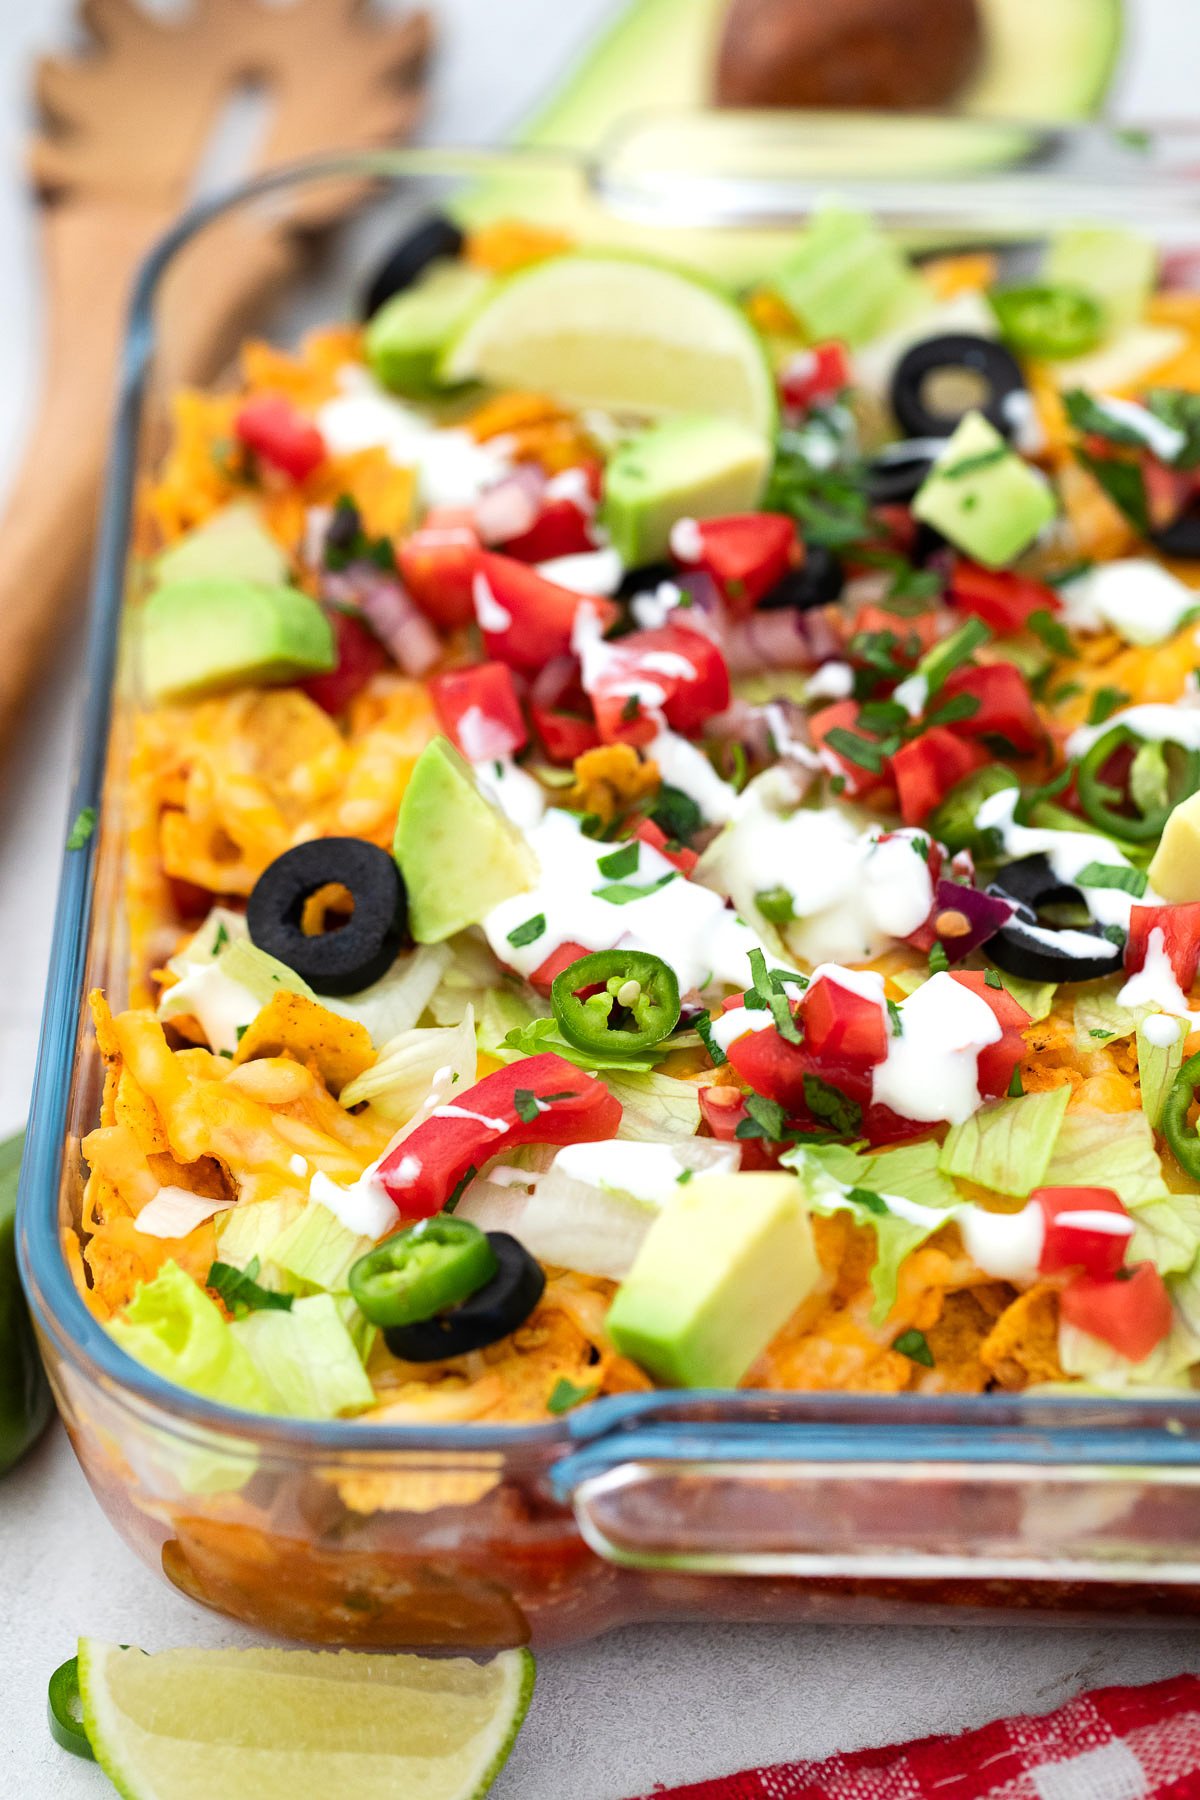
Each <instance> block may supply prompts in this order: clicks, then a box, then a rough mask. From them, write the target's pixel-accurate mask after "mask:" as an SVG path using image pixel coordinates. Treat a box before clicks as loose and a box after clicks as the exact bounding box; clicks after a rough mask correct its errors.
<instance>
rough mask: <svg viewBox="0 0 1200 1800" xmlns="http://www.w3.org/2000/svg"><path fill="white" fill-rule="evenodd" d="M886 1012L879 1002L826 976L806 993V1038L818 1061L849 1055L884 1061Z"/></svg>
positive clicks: (870, 1061)
mask: <svg viewBox="0 0 1200 1800" xmlns="http://www.w3.org/2000/svg"><path fill="white" fill-rule="evenodd" d="M887 1040H888V1030H887V1023H886V1015H885V1013H884V1009H883V1007H882V1006H881V1005H880V1004H879V1003H878V1001H875V1000H872V999H870V998H869V997H868V996H867V995H866V994H858V993H855V992H854V990H853V989H851V988H848V987H843V986H842V984H841V982H839V981H834V980H833V979H832V978H831V977H829V976H827V975H823V976H822V977H821V979H820V980H819V981H814V982H813V983H812V985H811V987H809V989H808V990H807V992H806V993H805V996H804V1041H805V1043H806V1044H807V1045H808V1047H809V1049H810V1050H811V1051H812V1053H813V1055H814V1056H815V1057H816V1058H817V1059H818V1061H824V1060H825V1059H826V1058H827V1057H831V1056H837V1057H845V1058H846V1059H848V1060H849V1061H851V1062H856V1063H858V1062H861V1063H866V1064H870V1065H874V1064H875V1063H881V1062H882V1061H883V1059H884V1057H885V1056H886V1055H887Z"/></svg>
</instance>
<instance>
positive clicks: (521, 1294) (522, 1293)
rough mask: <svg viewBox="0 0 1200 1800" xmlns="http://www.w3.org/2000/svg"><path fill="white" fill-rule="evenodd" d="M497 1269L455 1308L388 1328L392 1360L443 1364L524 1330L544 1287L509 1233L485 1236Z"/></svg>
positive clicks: (539, 1271) (531, 1259)
mask: <svg viewBox="0 0 1200 1800" xmlns="http://www.w3.org/2000/svg"><path fill="white" fill-rule="evenodd" d="M487 1240H488V1243H489V1244H490V1245H491V1246H492V1249H493V1251H494V1252H495V1256H496V1261H497V1262H498V1263H499V1265H500V1266H499V1268H498V1269H497V1271H496V1273H495V1274H494V1275H493V1276H492V1279H491V1280H490V1281H489V1282H487V1284H486V1285H485V1286H484V1287H481V1288H477V1289H476V1291H475V1293H473V1294H470V1295H468V1296H467V1298H466V1299H465V1300H464V1301H463V1302H462V1303H461V1305H459V1306H453V1307H450V1308H449V1310H448V1311H446V1312H444V1313H438V1314H436V1315H435V1316H434V1317H433V1318H432V1319H422V1320H420V1321H419V1322H418V1323H417V1324H415V1325H389V1326H388V1328H387V1329H386V1330H385V1332H384V1334H383V1335H384V1338H385V1339H386V1341H387V1347H388V1349H389V1350H390V1351H391V1353H392V1355H393V1356H400V1357H403V1359H404V1361H405V1362H441V1360H442V1358H443V1357H446V1356H465V1355H466V1354H467V1352H468V1351H469V1350H483V1349H485V1348H486V1346H487V1345H488V1344H495V1343H498V1342H499V1340H500V1339H501V1338H505V1337H507V1336H508V1335H509V1333H510V1332H513V1331H515V1330H516V1329H517V1326H518V1325H523V1324H524V1322H525V1320H526V1319H527V1318H528V1317H529V1315H530V1313H531V1312H532V1311H533V1309H534V1307H535V1306H536V1305H537V1303H538V1301H539V1300H540V1299H541V1297H542V1294H543V1292H544V1290H545V1286H546V1277H545V1274H544V1273H543V1270H542V1267H541V1265H540V1263H538V1262H537V1261H536V1259H535V1258H534V1257H532V1256H531V1255H530V1254H529V1252H528V1250H526V1248H525V1246H524V1244H520V1243H518V1242H517V1240H516V1238H515V1237H510V1235H509V1233H508V1232H507V1231H489V1232H488V1234H487Z"/></svg>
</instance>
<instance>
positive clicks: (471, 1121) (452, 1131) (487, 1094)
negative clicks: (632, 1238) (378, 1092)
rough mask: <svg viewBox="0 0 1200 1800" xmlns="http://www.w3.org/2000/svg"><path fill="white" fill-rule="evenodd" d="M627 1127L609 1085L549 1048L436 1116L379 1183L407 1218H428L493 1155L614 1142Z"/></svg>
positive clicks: (395, 1156) (397, 1154) (395, 1155)
mask: <svg viewBox="0 0 1200 1800" xmlns="http://www.w3.org/2000/svg"><path fill="white" fill-rule="evenodd" d="M530 1097H532V1100H533V1101H540V1102H541V1104H540V1105H539V1106H537V1107H536V1108H535V1107H533V1106H532V1105H530V1104H529V1101H530ZM527 1113H528V1116H527ZM446 1114H449V1115H450V1116H449V1117H447V1116H446ZM620 1123H621V1103H620V1101H619V1100H618V1099H617V1098H616V1096H615V1095H614V1094H611V1093H610V1092H609V1090H608V1089H607V1088H606V1087H605V1085H604V1083H603V1082H602V1081H598V1080H597V1079H596V1077H595V1076H594V1075H587V1074H585V1073H584V1071H583V1070H582V1069H577V1068H576V1067H575V1065H574V1063H569V1062H567V1060H566V1058H565V1057H562V1056H556V1055H555V1054H554V1053H553V1051H544V1052H543V1053H542V1054H541V1055H540V1056H523V1057H521V1058H520V1059H519V1060H518V1061H517V1062H515V1063H509V1064H508V1065H507V1066H506V1067H505V1068H502V1069H496V1070H494V1071H493V1072H492V1074H490V1075H485V1076H484V1078H483V1080H482V1081H477V1082H476V1083H475V1086H474V1087H472V1088H468V1090H467V1092H466V1093H465V1094H459V1095H456V1096H455V1103H454V1106H453V1107H447V1108H446V1109H445V1111H444V1112H434V1113H431V1114H430V1116H429V1117H428V1118H427V1119H425V1120H424V1121H423V1122H422V1123H421V1124H420V1125H418V1126H417V1128H416V1130H415V1131H411V1132H410V1133H409V1135H408V1136H407V1137H406V1138H405V1139H404V1141H403V1143H400V1144H397V1146H396V1148H395V1149H394V1150H393V1151H392V1152H391V1153H390V1154H389V1155H388V1156H385V1157H384V1159H383V1161H382V1163H381V1164H380V1165H379V1179H380V1181H381V1182H382V1183H383V1186H384V1187H385V1188H386V1190H387V1192H388V1194H389V1195H390V1196H391V1198H392V1199H393V1200H394V1201H395V1203H396V1205H397V1207H398V1208H399V1210H400V1213H401V1215H402V1216H403V1217H404V1218H406V1219H428V1218H431V1217H432V1215H433V1214H434V1213H436V1212H440V1211H441V1209H442V1207H443V1206H444V1205H445V1204H446V1202H447V1200H448V1199H449V1198H450V1196H451V1194H452V1193H453V1192H454V1190H455V1189H456V1188H457V1187H458V1186H459V1184H460V1183H461V1182H463V1181H464V1180H467V1179H469V1177H470V1176H471V1175H472V1174H473V1173H474V1172H475V1170H477V1169H478V1168H480V1167H481V1166H482V1164H483V1163H485V1162H486V1161H487V1160H488V1158H489V1157H492V1156H497V1155H499V1154H500V1153H501V1152H502V1151H504V1150H511V1149H513V1148H515V1147H516V1146H517V1145H519V1144H578V1143H597V1142H600V1141H601V1140H603V1139H604V1138H610V1137H615V1136H616V1131H617V1127H618V1125H619V1124H620Z"/></svg>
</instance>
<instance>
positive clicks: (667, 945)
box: [483, 807, 763, 993]
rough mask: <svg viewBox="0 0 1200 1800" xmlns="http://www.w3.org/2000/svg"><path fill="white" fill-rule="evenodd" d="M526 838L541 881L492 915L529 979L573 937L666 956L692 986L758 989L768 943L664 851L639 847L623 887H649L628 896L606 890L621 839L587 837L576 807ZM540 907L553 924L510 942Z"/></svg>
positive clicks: (496, 938)
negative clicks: (760, 952) (760, 958)
mask: <svg viewBox="0 0 1200 1800" xmlns="http://www.w3.org/2000/svg"><path fill="white" fill-rule="evenodd" d="M525 835H526V841H527V842H528V844H529V846H530V848H531V849H532V851H533V853H534V855H535V856H536V858H537V861H538V864H539V867H540V875H539V878H538V881H537V883H536V885H535V886H534V887H533V888H531V889H530V890H529V891H528V892H527V893H523V894H515V895H513V896H512V897H511V898H510V899H508V900H503V901H501V903H500V905H499V906H497V907H494V908H493V909H492V911H491V912H490V913H489V914H488V915H487V917H486V918H485V919H484V921H483V930H484V935H485V936H486V938H487V940H488V943H489V944H490V945H491V947H492V950H493V951H494V952H495V954H496V956H498V957H499V959H500V961H501V962H504V963H507V964H508V965H509V966H510V967H511V968H514V969H516V970H517V971H518V973H519V974H521V975H525V976H528V975H531V974H532V973H533V971H534V970H535V969H536V968H538V967H539V966H540V965H541V964H542V963H544V962H545V961H546V958H547V957H548V956H550V955H551V954H552V953H553V951H555V950H557V949H558V948H559V947H560V946H561V945H563V944H568V943H575V944H582V945H583V947H584V948H585V949H586V950H609V949H612V948H613V947H614V946H616V945H620V946H622V947H626V946H627V947H628V948H629V949H632V950H648V951H650V952H651V953H652V954H653V955H655V956H661V957H662V959H663V961H664V962H667V963H669V964H670V965H671V967H672V968H673V969H674V970H675V973H676V975H677V977H678V980H679V987H680V991H681V992H683V993H686V992H687V991H688V990H689V989H694V988H704V987H707V986H708V985H709V984H710V983H712V982H714V981H715V982H718V983H724V984H726V985H728V986H730V987H740V988H745V987H748V986H749V984H750V978H751V977H750V960H749V955H750V951H751V950H753V949H756V948H757V949H761V948H762V947H763V946H762V945H761V943H760V941H759V939H758V938H757V937H756V936H755V934H754V932H752V931H751V930H750V928H749V927H748V926H746V925H744V924H742V922H741V920H740V919H738V918H736V917H735V915H734V914H733V913H732V912H731V911H730V910H729V908H728V907H727V906H726V904H725V901H724V898H723V897H722V896H721V895H720V894H717V893H714V892H713V891H712V889H711V888H707V887H702V886H701V885H700V884H699V883H698V882H695V881H688V880H685V879H684V877H683V876H681V875H680V874H679V871H678V870H677V869H676V868H675V867H674V865H673V864H672V863H670V862H668V860H667V858H666V857H665V856H660V855H659V853H658V851H657V850H654V849H652V848H651V847H650V846H649V845H648V844H639V845H638V846H637V852H638V860H637V863H636V865H635V867H634V869H633V870H632V871H631V872H630V873H629V874H626V875H623V876H622V877H621V880H620V885H621V886H622V887H624V888H641V889H644V890H645V892H644V893H641V894H639V895H637V897H636V898H634V899H631V900H625V901H624V902H621V901H613V900H606V899H604V898H603V897H602V896H601V894H600V893H599V891H598V890H600V889H603V888H605V887H610V886H612V885H614V884H613V879H612V877H611V876H607V875H605V874H604V873H603V872H602V871H601V870H600V869H599V867H598V866H597V865H598V864H599V863H600V861H601V859H602V858H604V857H607V856H611V855H612V853H613V846H612V845H611V844H603V843H597V842H596V841H595V840H594V839H593V838H589V837H585V836H584V835H583V833H582V831H581V830H580V829H579V822H578V820H577V819H575V818H574V817H573V816H572V815H571V814H569V813H566V812H564V811H562V810H561V809H559V808H556V807H551V808H550V810H549V811H548V812H547V813H546V815H545V817H544V818H543V819H542V820H541V822H540V823H539V824H538V825H536V826H534V827H533V828H532V829H531V830H529V831H527V832H526V834H525ZM659 884H661V885H659ZM538 914H540V915H541V916H542V917H543V918H544V919H545V922H546V928H545V930H544V931H543V932H541V933H540V934H539V935H538V936H537V937H536V938H535V939H533V941H532V942H531V943H528V944H521V945H514V944H512V943H510V942H509V933H510V932H512V931H515V930H516V928H517V927H518V926H519V925H523V924H524V923H525V922H526V921H527V920H529V919H531V918H534V917H536V916H537V915H538Z"/></svg>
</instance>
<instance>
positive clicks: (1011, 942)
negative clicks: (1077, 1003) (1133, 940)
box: [987, 856, 1124, 981]
mask: <svg viewBox="0 0 1200 1800" xmlns="http://www.w3.org/2000/svg"><path fill="white" fill-rule="evenodd" d="M987 891H988V893H989V894H995V895H998V896H999V897H1000V898H1001V899H1004V900H1011V901H1012V903H1013V905H1014V906H1015V907H1016V909H1017V911H1016V914H1015V916H1014V917H1013V918H1012V919H1010V920H1009V922H1008V924H1007V925H1002V926H1001V927H1000V930H999V931H998V932H996V933H995V935H994V936H993V937H990V938H989V939H988V943H987V955H988V958H989V960H990V961H991V962H994V963H995V964H996V967H997V968H999V969H1003V970H1004V972H1005V974H1006V975H1016V976H1018V977H1019V978H1020V979H1021V980H1022V981H1096V980H1098V979H1099V978H1100V977H1101V976H1102V975H1112V974H1115V972H1116V971H1117V970H1118V969H1119V968H1120V967H1121V964H1122V962H1123V961H1124V952H1123V950H1122V947H1121V946H1120V945H1119V944H1114V943H1112V942H1110V940H1109V939H1108V938H1106V937H1104V936H1102V934H1101V933H1100V932H1098V931H1089V930H1086V929H1084V930H1080V929H1078V928H1077V927H1072V926H1059V925H1044V924H1042V923H1041V922H1040V921H1039V918H1038V912H1039V910H1040V909H1042V908H1045V907H1048V906H1062V905H1076V906H1082V907H1084V908H1085V909H1086V906H1087V902H1086V900H1085V898H1084V896H1083V894H1082V893H1081V892H1080V890H1079V889H1078V888H1077V887H1073V886H1072V884H1071V883H1070V882H1069V881H1062V880H1061V879H1060V878H1059V877H1058V876H1057V875H1056V874H1055V873H1054V870H1053V869H1052V868H1051V867H1050V864H1049V862H1048V861H1047V859H1046V858H1045V857H1044V856H1023V857H1021V858H1019V860H1018V861H1016V862H1011V863H1008V864H1007V865H1006V866H1005V867H1004V868H1003V869H1000V870H999V871H998V873H997V875H996V878H995V880H994V881H993V882H992V883H991V884H990V886H989V887H988V890H987Z"/></svg>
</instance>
